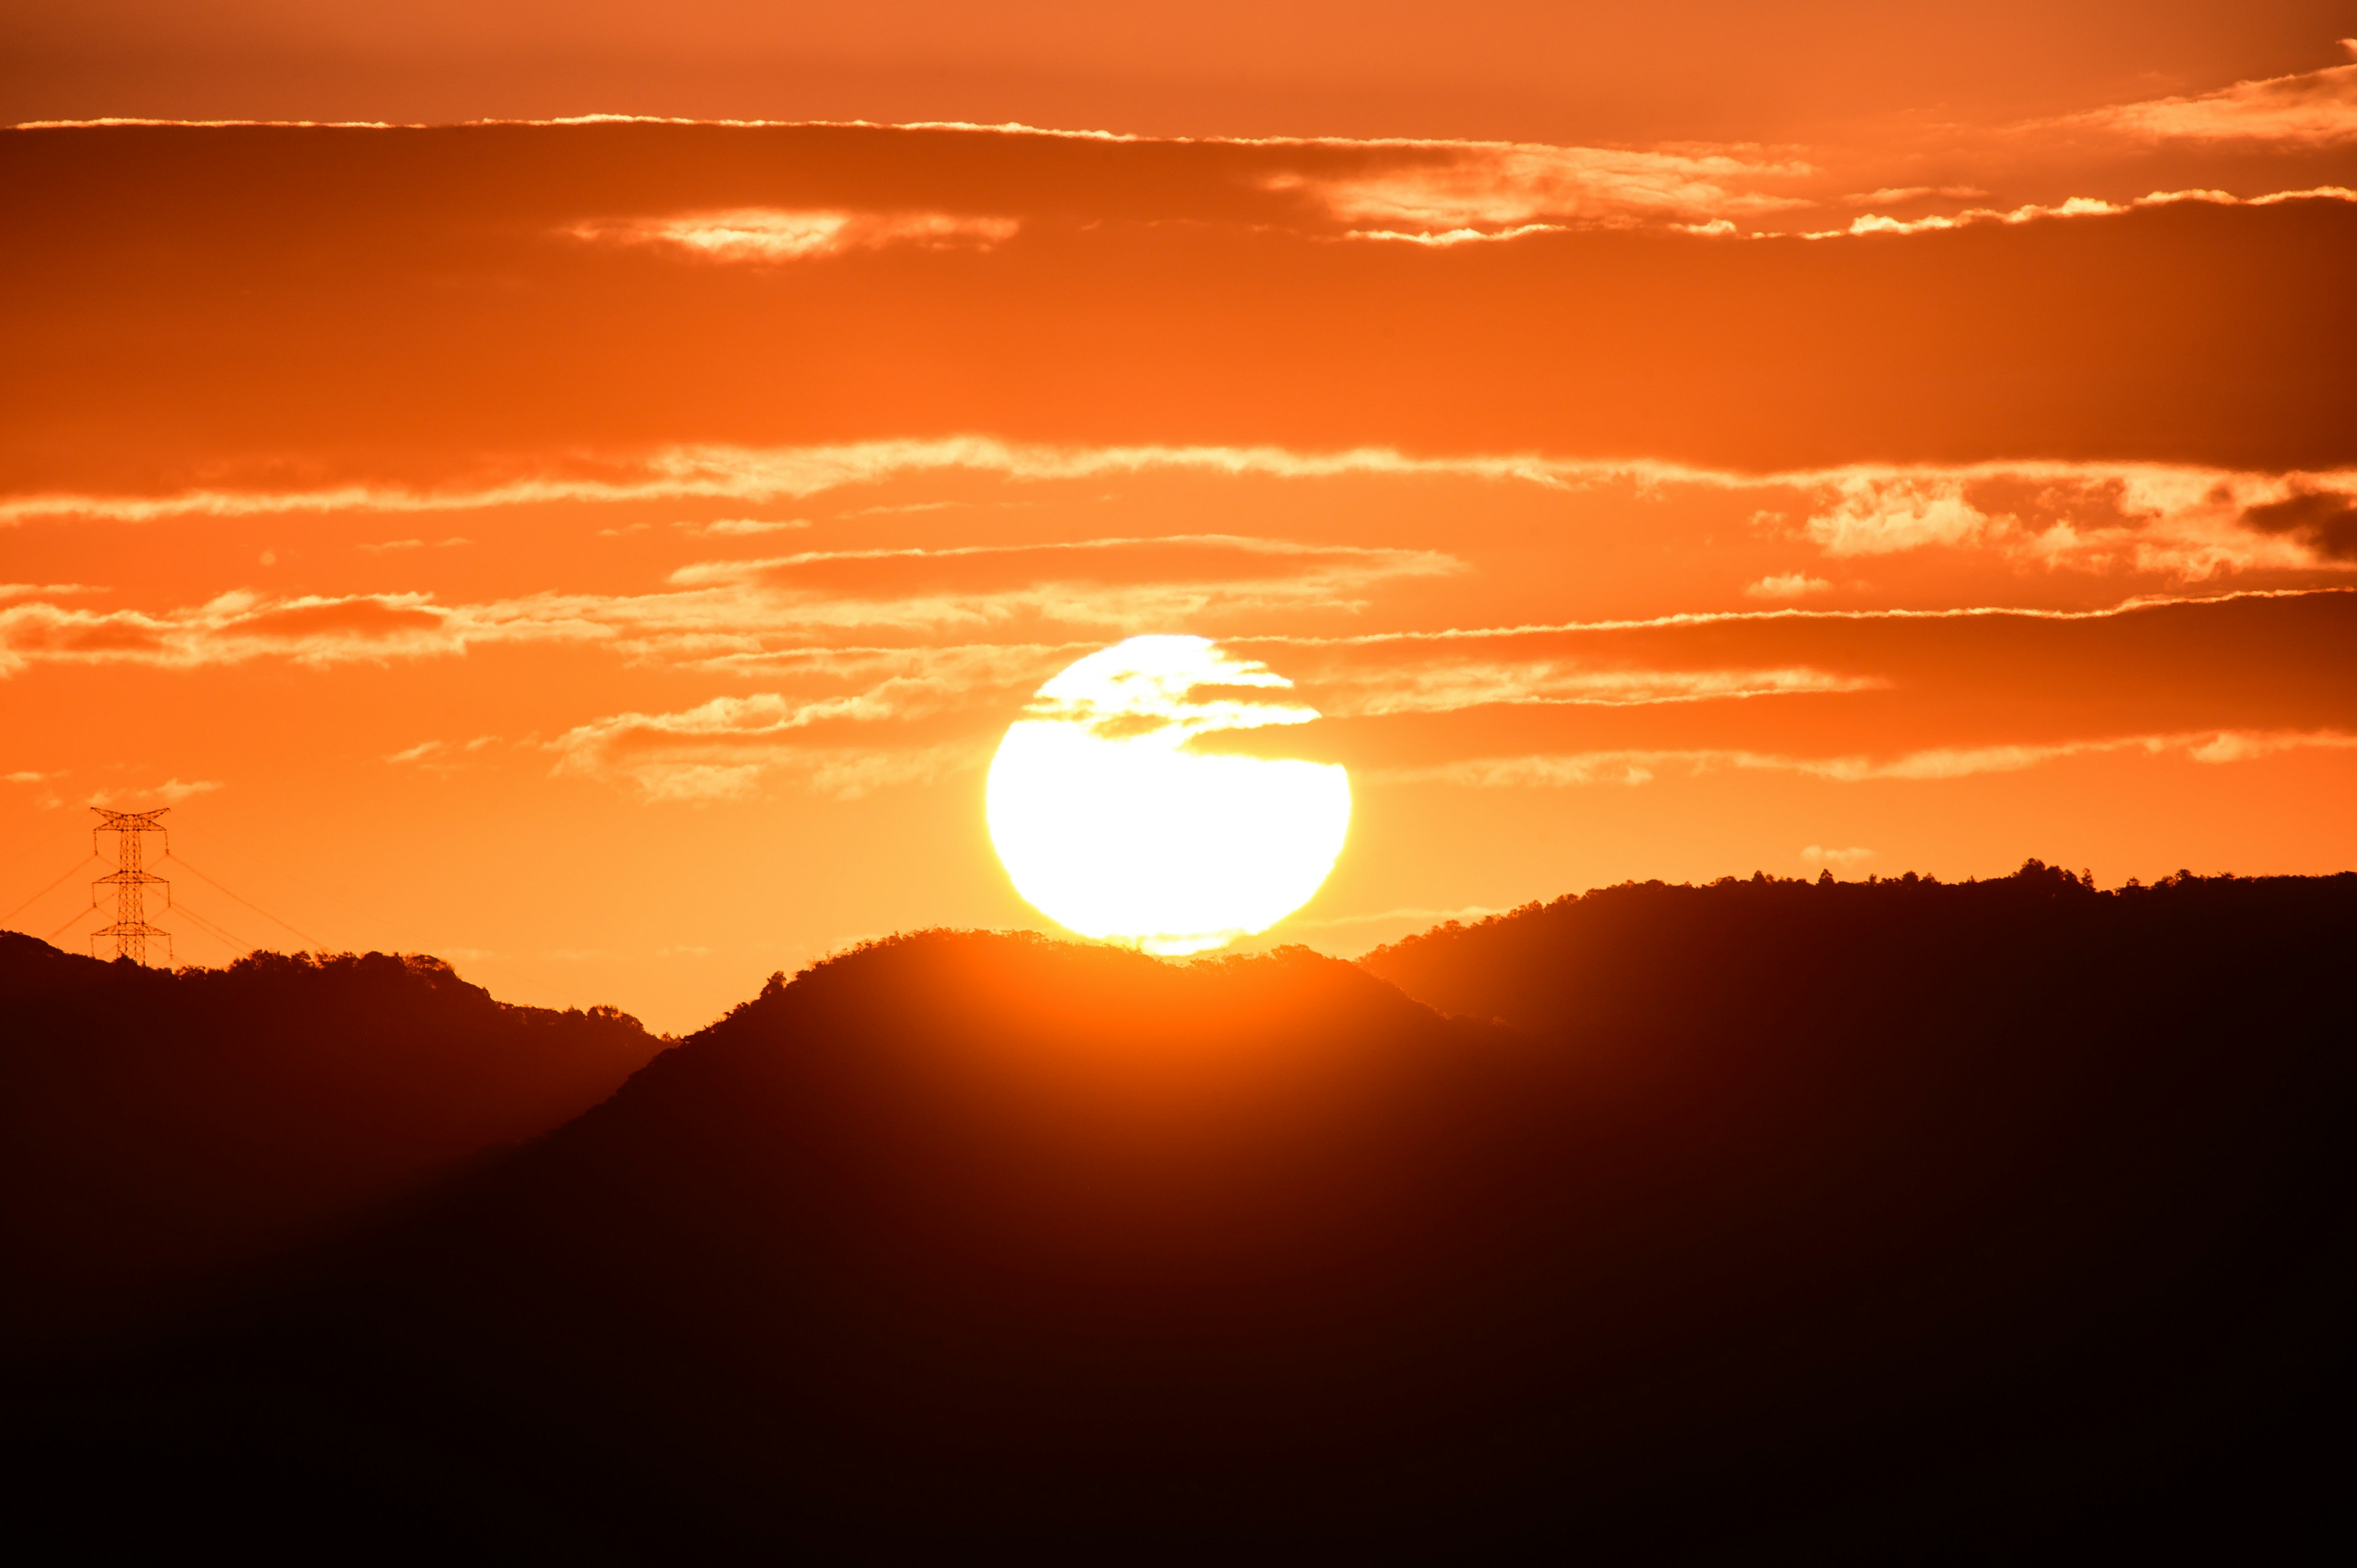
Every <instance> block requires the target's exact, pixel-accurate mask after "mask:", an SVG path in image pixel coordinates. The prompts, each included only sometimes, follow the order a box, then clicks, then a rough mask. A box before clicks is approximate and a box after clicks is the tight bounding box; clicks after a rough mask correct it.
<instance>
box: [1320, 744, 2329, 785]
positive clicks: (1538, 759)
mask: <svg viewBox="0 0 2357 1568" xmlns="http://www.w3.org/2000/svg"><path fill="white" fill-rule="evenodd" d="M2319 749H2320V750H2332V751H2345V750H2352V749H2357V735H2348V734H2343V733H2341V732H2340V731H2337V730H2302V731H2246V730H2193V731H2186V732H2180V733H2177V734H2170V735H2136V736H2110V737H2105V738H2103V739H2097V740H2074V741H2061V742H2050V743H2038V744H2024V745H2018V746H1962V747H1957V746H1938V747H1932V748H1927V749H1925V750H1921V751H1911V752H1908V753H1906V754H1904V755H1902V756H1900V757H1889V758H1883V759H1878V758H1875V757H1862V756H1847V757H1792V756H1784V755H1781V754H1777V753H1772V752H1759V751H1743V750H1729V749H1723V748H1695V749H1678V750H1666V749H1664V750H1620V751H1588V752H1570V753H1562V754H1555V755H1547V754H1540V755H1533V756H1527V757H1474V758H1468V759H1465V760H1462V761H1458V762H1448V763H1441V764H1438V765H1436V766H1431V767H1424V768H1370V769H1365V770H1362V771H1361V773H1359V774H1358V775H1357V776H1356V777H1358V778H1359V779H1362V780H1363V781H1365V782H1367V783H1369V784H1453V785H1459V786H1463V787H1466V788H1469V789H1565V788H1572V787H1577V786H1582V785H1589V784H1623V785H1637V784H1646V783H1651V782H1652V780H1653V779H1655V778H1657V777H1658V776H1659V775H1660V774H1661V773H1662V772H1663V771H1665V770H1674V771H1677V772H1679V773H1682V774H1684V776H1686V777H1690V778H1691V777H1696V776H1699V775H1702V774H1706V773H1714V772H1727V771H1734V772H1763V773H1790V774H1799V775H1802V776H1804V777H1807V778H1812V779H1827V780H1831V781H1833V782H1835V783H1843V784H1859V783H1867V782H1873V781H1878V780H1889V779H1900V780H1914V781H1923V780H1936V779H1966V778H1971V777H1974V776H1975V775H1978V774H1986V773H2018V772H2022V771H2025V770H2027V769H2029V768H2039V767H2042V766H2044V765H2046V764H2048V763H2052V762H2061V761H2065V760H2068V759H2071V758H2074V757H2100V756H2112V755H2118V754H2122V753H2129V754H2135V753H2141V754H2142V755H2144V756H2147V757H2161V756H2166V755H2171V754H2175V755H2181V756H2184V757H2190V758H2191V759H2192V760H2193V761H2196V762H2201V763H2210V764H2222V763H2229V762H2242V761H2246V760H2250V759H2252V758H2255V757H2272V756H2276V755H2278V754H2280V753H2283V752H2288V751H2300V750H2319Z"/></svg>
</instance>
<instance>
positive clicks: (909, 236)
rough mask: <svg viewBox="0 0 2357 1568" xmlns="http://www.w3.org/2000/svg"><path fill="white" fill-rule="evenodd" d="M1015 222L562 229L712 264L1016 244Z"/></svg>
mask: <svg viewBox="0 0 2357 1568" xmlns="http://www.w3.org/2000/svg"><path fill="white" fill-rule="evenodd" d="M1020 227H1021V225H1020V223H1019V222H1018V221H1017V220H1015V219H1013V218H1001V217H989V216H974V215H971V214H960V213H952V212H863V211H852V210H833V209H820V210H791V209H779V208H766V207H741V208H733V209H728V210H726V211H721V212H692V213H682V214H679V215H676V216H673V217H668V218H622V219H610V220H597V221H592V222H586V223H576V224H574V225H572V226H571V227H569V228H567V229H565V230H564V231H563V232H565V233H566V234H568V235H570V236H572V237H573V238H574V239H576V240H584V241H587V242H591V243H596V244H619V245H654V246H667V247H670V248H673V249H675V250H679V251H683V252H687V253H689V254H691V255H694V256H699V257H703V258H705V259H706V260H710V261H715V262H755V263H780V262H796V261H807V260H813V259H816V258H820V257H825V256H839V255H843V254H845V253H847V252H854V251H872V250H879V249H882V248H883V247H885V246H888V245H913V246H917V247H920V248H922V249H926V250H943V249H950V248H964V249H984V250H987V249H988V248H990V247H991V246H994V245H997V244H1001V243H1003V242H1006V241H1007V240H1010V239H1012V238H1014V236H1015V233H1016V231H1017V229H1019V228H1020Z"/></svg>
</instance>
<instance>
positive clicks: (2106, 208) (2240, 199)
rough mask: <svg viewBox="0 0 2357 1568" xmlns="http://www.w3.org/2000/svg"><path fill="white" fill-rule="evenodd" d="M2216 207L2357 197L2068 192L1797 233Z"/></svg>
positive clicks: (2320, 191) (2341, 192)
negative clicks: (2117, 197) (2058, 197)
mask: <svg viewBox="0 0 2357 1568" xmlns="http://www.w3.org/2000/svg"><path fill="white" fill-rule="evenodd" d="M2189 201H2195V202H2201V203H2204V204H2207V205H2210V206H2216V207H2279V206H2281V205H2283V204H2284V203H2285V202H2288V201H2357V189H2352V188H2349V187H2348V186H2345V185H2318V186H2311V187H2309V188H2307V189H2305V190H2276V191H2269V192H2268V193H2266V195H2263V196H2236V195H2235V194H2234V193H2233V192H2232V191H2227V190H2156V191H2154V192H2152V193H2151V194H2150V195H2149V196H2139V197H2135V198H2133V199H2129V200H2126V201H2103V200H2099V199H2096V198H2094V197H2092V196H2073V197H2072V198H2070V199H2067V200H2064V201H2060V202H2056V203H2054V204H2052V205H2050V206H2047V205H2041V204H2040V203H2038V202H2034V201H2033V202H2028V203H2025V204H2024V205H2022V206H2019V207H2015V208H2010V209H2002V210H2000V209H1997V208H1994V207H1968V208H1966V209H1964V210H1963V211H1961V212H1952V213H1934V214H1932V216H1930V217H1925V218H1886V217H1884V216H1882V215H1881V214H1879V213H1874V212H1868V213H1866V214H1864V215H1862V216H1860V217H1857V218H1854V219H1852V220H1850V222H1849V226H1848V227H1847V228H1846V229H1818V230H1812V231H1809V232H1807V233H1806V234H1803V236H1802V238H1803V239H1808V240H1839V239H1846V238H1850V237H1853V236H1857V235H1861V234H1929V233H1934V232H1937V231H1941V230H1944V229H1968V228H1972V227H1974V226H1975V225H1976V224H1982V223H2010V224H2018V223H2038V222H2043V221H2046V220H2050V219H2057V218H2114V217H2117V216H2118V215H2119V214H2121V213H2123V212H2133V211H2135V210H2136V209H2138V208H2140V207H2174V206H2178V205H2179V204H2181V203H2184V202H2189Z"/></svg>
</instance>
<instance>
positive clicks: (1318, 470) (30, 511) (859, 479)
mask: <svg viewBox="0 0 2357 1568" xmlns="http://www.w3.org/2000/svg"><path fill="white" fill-rule="evenodd" d="M1657 467H1661V466H1660V465H1649V464H1638V465H1629V464H1597V463H1581V462H1570V463H1566V462H1562V461H1552V460H1549V459H1546V458H1543V457H1536V456H1482V455H1473V456H1456V457H1412V456H1405V455H1404V454H1402V453H1399V452H1396V451H1394V450H1392V449H1391V448H1389V447H1380V446H1362V447H1352V448H1350V449H1348V450H1343V451H1329V452H1294V451H1289V450H1287V449H1286V448H1284V447H1281V446H1042V445H1025V444H1019V443H1011V442H1005V441H1000V440H996V439H995V438H993V437H990V436H982V435H957V436H948V437H943V438H940V439H933V440H894V441H866V442H857V443H852V444H848V445H844V446H778V447H746V446H673V447H667V448H664V449H662V450H661V451H658V452H655V453H652V454H650V455H647V456H633V457H628V458H621V459H618V460H616V461H615V462H614V463H612V464H611V465H610V466H609V468H610V477H600V478H583V477H577V476H563V477H560V476H559V475H556V474H553V473H552V474H548V475H544V476H539V477H533V478H522V479H514V480H510V481H506V482H504V483H500V484H492V485H483V486H478V487H475V488H472V489H440V490H420V489H411V488H408V487H405V486H395V485H371V484H350V485H339V486H334V487H331V488H328V489H311V490H276V491H273V490H264V489H242V490H241V489H199V490H184V491H181V492H179V493H178V494H175V495H163V496H123V495H114V496H100V495H72V494H66V493H56V492H53V493H48V494H38V495H27V496H16V497H13V498H10V499H6V500H5V501H0V525H6V524H11V523H17V522H22V521H26V520H27V519H29V518H37V517H82V518H89V519H91V520H93V521H113V522H148V521H158V520H161V519H166V518H177V517H253V516H277V515H285V514H301V513H333V512H347V511H374V512H383V513H387V514H395V513H405V512H435V511H475V510H490V509H496V508H502V507H517V506H547V505H554V504H559V503H565V502H576V503H579V502H587V503H593V504H594V503H609V502H627V501H672V500H684V499H713V500H728V501H735V502H740V503H751V504H758V503H761V502H768V501H778V500H801V499H806V498H808V497H811V496H815V495H820V494H823V493H824V492H827V491H831V490H836V489H846V488H849V487H853V486H860V485H877V484H882V483H885V482H887V481H889V480H893V479H899V478H911V477H916V476H921V475H927V474H942V473H972V474H990V475H997V476H1000V477H1003V478H1007V479H1012V480H1017V481H1022V482H1026V483H1056V482H1066V481H1072V480H1085V479H1094V478H1110V477H1114V476H1120V475H1133V474H1143V473H1157V472H1160V473H1179V472H1185V473H1203V474H1222V475H1227V476H1229V477H1232V478H1246V477H1258V478H1288V479H1318V478H1340V477H1343V476H1346V475H1357V474H1365V475H1381V476H1403V477H1405V476H1418V475H1430V476H1452V477H1459V478H1482V479H1518V480H1522V481H1523V482H1526V483H1533V484H1540V485H1547V486H1560V485H1562V484H1564V483H1565V482H1566V478H1567V477H1569V476H1575V475H1577V476H1590V475H1600V474H1604V473H1612V472H1636V471H1640V470H1649V469H1652V468H1657Z"/></svg>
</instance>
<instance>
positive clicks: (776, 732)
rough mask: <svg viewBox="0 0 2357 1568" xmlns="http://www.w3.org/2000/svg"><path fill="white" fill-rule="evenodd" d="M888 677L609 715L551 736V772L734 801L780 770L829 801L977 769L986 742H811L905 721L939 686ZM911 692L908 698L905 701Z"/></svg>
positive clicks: (663, 795) (647, 793)
mask: <svg viewBox="0 0 2357 1568" xmlns="http://www.w3.org/2000/svg"><path fill="white" fill-rule="evenodd" d="M896 684H898V683H897V682H884V683H883V684H881V685H879V686H877V688H874V689H872V690H870V691H867V692H862V693H855V694H852V695H849V696H843V697H828V698H821V699H818V700H815V701H797V700H795V699H793V698H790V697H786V696H782V695H780V694H778V693H755V694H753V695H751V696H746V697H715V698H713V699H712V700H711V701H710V702H708V703H702V704H700V705H698V706H696V707H693V708H688V709H685V710H683V711H682V712H678V713H667V714H642V713H625V714H612V715H610V716H608V717H606V718H601V719H597V720H595V721H593V722H591V723H589V724H586V725H576V726H575V727H574V728H573V729H570V730H568V731H566V732H565V734H564V735H562V736H559V737H557V739H556V740H554V741H553V742H551V743H550V746H551V749H552V750H554V751H555V752H556V753H557V763H556V772H557V773H558V774H560V775H573V776H577V777H584V778H593V779H604V780H607V781H608V782H614V783H620V784H624V785H626V786H628V787H630V788H632V789H636V790H637V791H638V792H639V793H640V794H641V795H643V796H644V797H645V798H646V799H648V800H740V799H743V798H744V797H746V796H748V795H751V794H753V793H755V792H756V791H757V790H759V789H760V788H762V786H763V785H764V783H765V782H766V781H768V780H770V779H774V778H778V777H789V778H791V779H794V780H795V781H797V782H799V783H800V784H802V786H803V787H805V788H807V789H811V790H813V791H814V792H816V793H820V794H824V795H832V796H834V797H836V798H837V799H856V798H857V797H859V796H861V795H865V794H868V793H871V792H872V791H874V790H877V789H883V788H886V787H887V786H888V785H893V784H903V783H920V782H927V781H930V780H931V779H938V778H941V777H942V776H944V775H945V774H947V773H949V772H952V771H955V770H957V769H959V768H966V767H973V766H979V765H980V763H981V762H982V761H983V760H985V758H986V757H987V755H988V742H987V740H986V739H985V740H979V741H977V740H974V739H966V740H961V741H956V742H946V743H938V742H937V743H935V744H932V745H914V746H880V745H875V744H867V745H845V744H844V743H843V742H841V741H839V740H838V741H836V742H834V743H833V744H825V743H817V744H813V740H812V737H811V735H810V734H809V732H810V731H812V730H813V728H815V727H817V726H821V725H839V724H843V723H849V724H855V725H856V724H874V723H877V722H881V721H886V720H894V719H899V720H906V719H908V718H909V717H911V716H915V715H916V714H921V713H923V712H925V711H928V710H927V707H926V700H927V699H928V698H934V699H936V700H937V699H938V697H939V695H940V693H939V690H938V689H937V688H936V689H933V690H931V691H927V690H924V689H922V688H920V689H918V690H916V691H914V692H911V691H901V690H895V687H896ZM912 697H913V699H914V700H913V701H911V700H910V699H911V698H912Z"/></svg>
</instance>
